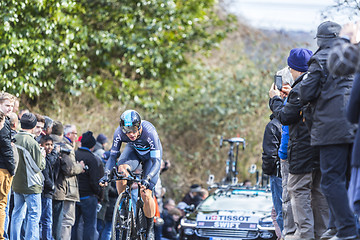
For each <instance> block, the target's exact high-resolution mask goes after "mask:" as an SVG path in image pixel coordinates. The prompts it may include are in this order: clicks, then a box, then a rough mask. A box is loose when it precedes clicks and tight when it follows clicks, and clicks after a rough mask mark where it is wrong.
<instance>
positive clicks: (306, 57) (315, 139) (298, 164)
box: [262, 21, 360, 240]
mask: <svg viewBox="0 0 360 240" xmlns="http://www.w3.org/2000/svg"><path fill="white" fill-rule="evenodd" d="M358 30H359V25H358V24H356V25H355V24H347V25H345V26H344V27H343V28H342V27H341V26H340V25H339V24H337V23H335V22H331V21H326V22H323V23H322V24H320V25H319V26H318V29H317V34H316V39H317V44H318V49H317V51H316V52H315V53H312V52H311V51H310V50H308V49H305V48H295V49H292V50H291V51H290V53H289V57H288V59H287V65H288V66H287V67H286V68H284V69H282V70H280V71H278V72H277V74H276V75H278V76H280V77H282V86H281V87H280V88H279V87H277V86H275V84H273V85H272V86H271V88H270V90H269V97H270V101H269V106H270V109H271V110H272V115H271V117H270V119H271V121H270V122H269V123H268V125H267V126H266V128H265V132H264V139H263V156H262V160H263V165H262V167H263V171H264V173H265V174H268V175H270V180H271V181H270V185H271V191H272V196H273V203H274V208H275V212H276V222H277V225H278V229H279V231H277V233H278V239H285V240H291V239H297V240H300V239H331V240H336V239H359V229H358V227H357V222H358V216H359V214H360V207H359V206H360V191H359V190H358V189H359V186H360V181H359V180H358V179H359V178H358V177H357V176H359V175H358V173H359V160H358V159H359V142H358V141H359V140H358V138H359V137H358V136H359V131H357V127H358V126H357V123H358V122H359V103H360V101H359V99H360V97H359V96H360V92H359V88H358V86H359V79H360V77H359V76H360V75H359V73H356V72H360V67H359V66H360V61H359V59H360V48H359V46H358V42H359V31H358ZM356 36H357V37H356ZM355 39H357V40H355ZM289 73H290V75H291V77H290V80H292V81H289V80H288V79H289ZM354 73H356V75H355V80H354ZM354 140H355V142H354ZM350 170H351V171H350Z"/></svg>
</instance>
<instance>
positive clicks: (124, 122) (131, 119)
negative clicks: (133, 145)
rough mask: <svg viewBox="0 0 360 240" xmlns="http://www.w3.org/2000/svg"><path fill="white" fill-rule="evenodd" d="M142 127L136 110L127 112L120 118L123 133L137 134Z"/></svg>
mask: <svg viewBox="0 0 360 240" xmlns="http://www.w3.org/2000/svg"><path fill="white" fill-rule="evenodd" d="M140 127H141V117H140V114H139V113H138V112H136V111H134V110H126V111H125V112H124V113H123V114H121V116H120V128H121V131H123V133H125V134H127V133H129V132H136V131H137V130H139V129H140Z"/></svg>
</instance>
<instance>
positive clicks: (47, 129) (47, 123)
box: [43, 116, 54, 135]
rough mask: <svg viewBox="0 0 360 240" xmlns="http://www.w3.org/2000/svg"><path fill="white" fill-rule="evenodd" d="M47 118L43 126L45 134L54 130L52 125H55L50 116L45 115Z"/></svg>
mask: <svg viewBox="0 0 360 240" xmlns="http://www.w3.org/2000/svg"><path fill="white" fill-rule="evenodd" d="M44 118H45V124H44V128H43V134H44V135H50V134H51V132H52V126H53V122H54V121H53V120H52V119H51V118H49V117H48V116H44Z"/></svg>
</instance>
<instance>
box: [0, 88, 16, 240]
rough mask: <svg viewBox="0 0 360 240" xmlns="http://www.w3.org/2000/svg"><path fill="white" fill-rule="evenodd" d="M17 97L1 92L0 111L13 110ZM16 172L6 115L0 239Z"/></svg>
mask: <svg viewBox="0 0 360 240" xmlns="http://www.w3.org/2000/svg"><path fill="white" fill-rule="evenodd" d="M14 101H15V97H14V96H13V95H11V94H9V93H7V92H1V93H0V111H2V112H3V113H4V114H5V115H8V114H10V113H11V112H12V109H13V107H14ZM14 174H15V161H14V154H13V150H12V146H11V128H10V122H9V118H8V117H7V116H6V119H5V123H4V127H3V128H2V129H1V130H0V186H1V188H0V239H3V235H4V223H5V208H6V204H7V199H8V194H9V192H10V188H11V183H12V179H13V176H14Z"/></svg>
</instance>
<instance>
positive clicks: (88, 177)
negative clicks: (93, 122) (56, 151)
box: [72, 131, 104, 240]
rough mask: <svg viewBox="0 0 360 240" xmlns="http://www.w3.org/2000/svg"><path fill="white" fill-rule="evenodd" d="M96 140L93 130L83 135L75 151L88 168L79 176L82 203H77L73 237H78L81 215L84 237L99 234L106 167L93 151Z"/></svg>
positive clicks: (77, 157)
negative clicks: (97, 221)
mask: <svg viewBox="0 0 360 240" xmlns="http://www.w3.org/2000/svg"><path fill="white" fill-rule="evenodd" d="M95 144H96V140H95V138H94V137H93V133H92V132H91V131H87V132H85V133H84V134H83V135H82V138H81V147H80V148H79V149H78V150H77V151H76V152H75V157H76V160H77V161H78V162H80V161H83V162H84V164H85V166H87V170H86V171H85V172H84V173H81V174H79V175H78V176H77V178H78V182H79V193H80V203H76V221H75V225H74V228H73V230H72V239H73V240H74V239H77V226H78V224H79V220H80V217H82V218H83V220H84V228H83V234H82V236H83V238H84V239H89V240H90V239H95V236H97V234H98V233H97V230H96V225H97V224H96V216H97V206H98V202H100V201H101V199H102V194H103V191H102V188H101V187H100V186H99V180H100V178H101V177H102V176H103V175H104V167H103V165H102V162H101V160H100V159H98V158H96V157H95V155H94V154H93V153H92V150H94V146H95Z"/></svg>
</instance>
